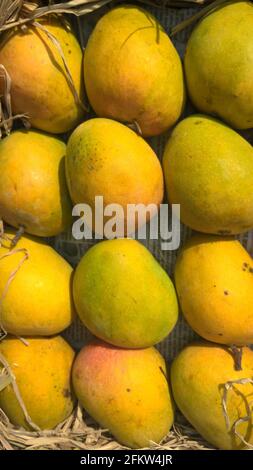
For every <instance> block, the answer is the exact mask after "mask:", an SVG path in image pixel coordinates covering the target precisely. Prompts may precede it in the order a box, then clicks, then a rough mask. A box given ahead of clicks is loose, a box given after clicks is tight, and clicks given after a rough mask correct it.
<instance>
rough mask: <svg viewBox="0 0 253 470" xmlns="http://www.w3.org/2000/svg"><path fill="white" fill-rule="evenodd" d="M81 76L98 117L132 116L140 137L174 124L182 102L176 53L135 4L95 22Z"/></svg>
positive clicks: (124, 118) (154, 22)
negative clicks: (139, 131) (140, 134)
mask: <svg viewBox="0 0 253 470" xmlns="http://www.w3.org/2000/svg"><path fill="white" fill-rule="evenodd" d="M84 81H85V85H86V90H87V94H88V98H89V101H90V103H91V105H92V107H93V109H94V111H95V112H96V114H97V115H98V116H101V117H108V118H112V119H116V120H119V121H122V122H133V121H136V122H137V123H138V125H139V127H140V128H141V131H142V134H143V135H144V136H151V135H157V134H161V133H162V132H164V131H166V130H167V129H168V128H169V127H171V126H173V125H174V124H175V122H176V121H177V120H178V118H179V116H180V114H181V112H182V110H183V107H184V101H185V97H184V95H185V93H184V78H183V70H182V64H181V60H180V57H179V55H178V53H177V51H176V49H175V48H174V46H173V44H172V42H171V41H170V39H169V37H168V36H167V34H166V32H165V31H164V29H163V28H162V26H161V25H160V24H159V23H158V21H157V19H156V18H154V17H153V16H152V15H151V14H150V13H149V12H147V11H145V10H143V9H142V8H139V7H136V6H133V5H122V6H120V7H117V8H114V9H112V10H110V11H109V12H108V13H106V14H105V15H104V16H103V17H102V18H101V19H100V20H99V21H98V23H97V25H96V27H95V29H94V30H93V32H92V34H91V36H90V38H89V41H88V44H87V47H86V49H85V53H84Z"/></svg>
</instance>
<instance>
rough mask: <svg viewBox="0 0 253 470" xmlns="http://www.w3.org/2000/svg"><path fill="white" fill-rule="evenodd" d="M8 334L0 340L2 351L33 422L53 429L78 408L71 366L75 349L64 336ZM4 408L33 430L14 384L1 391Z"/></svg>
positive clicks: (7, 413)
mask: <svg viewBox="0 0 253 470" xmlns="http://www.w3.org/2000/svg"><path fill="white" fill-rule="evenodd" d="M26 340H27V342H28V343H29V345H28V346H26V345H25V344H24V343H22V341H20V339H17V338H13V337H8V338H6V339H4V340H3V341H1V343H0V354H2V355H3V356H4V357H5V359H6V360H7V362H8V363H9V366H10V367H11V370H12V372H13V374H14V375H15V377H16V382H17V385H18V388H19V392H20V394H21V397H22V398H23V401H24V403H25V406H26V409H27V411H28V414H29V416H30V418H31V419H32V421H33V422H34V423H35V424H37V426H39V427H40V428H41V429H52V428H54V427H55V426H56V425H57V424H59V423H61V422H62V421H64V420H65V419H66V418H67V417H68V416H69V415H70V414H71V412H72V410H73V408H74V403H75V399H74V397H73V393H72V385H71V367H72V363H73V360H74V351H73V349H72V348H71V347H70V346H69V345H68V343H67V342H66V341H65V340H64V339H63V338H61V337H60V336H54V337H52V338H30V337H28V338H26ZM0 407H1V408H2V409H3V411H4V412H5V414H6V415H7V416H8V418H9V419H10V421H11V422H12V423H13V424H15V425H17V426H22V427H24V428H25V429H29V428H30V426H29V425H28V424H27V422H26V419H25V417H24V414H23V411H22V409H21V407H20V405H19V403H18V401H17V398H16V396H15V393H14V391H13V388H12V385H11V384H10V385H8V386H7V387H6V388H4V389H3V390H2V391H1V392H0Z"/></svg>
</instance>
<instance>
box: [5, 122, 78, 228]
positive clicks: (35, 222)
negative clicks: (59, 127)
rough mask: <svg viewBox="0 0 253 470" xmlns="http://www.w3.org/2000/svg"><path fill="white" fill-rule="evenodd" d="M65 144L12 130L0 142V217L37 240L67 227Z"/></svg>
mask: <svg viewBox="0 0 253 470" xmlns="http://www.w3.org/2000/svg"><path fill="white" fill-rule="evenodd" d="M65 154H66V145H65V144H64V143H63V142H61V141H60V140H58V139H57V138H55V137H53V136H50V135H47V134H43V133H40V132H37V131H32V130H31V131H28V132H26V131H16V132H13V133H12V134H11V135H10V136H8V137H6V138H5V139H3V140H2V141H1V142H0V216H1V217H2V218H3V219H4V220H5V222H7V223H8V224H10V225H12V226H14V227H17V228H18V227H19V226H20V225H22V226H23V227H24V228H25V231H26V232H28V233H30V234H32V235H37V236H41V237H51V236H55V235H57V234H59V233H61V232H63V231H65V230H67V228H68V227H69V226H70V225H71V221H72V204H71V200H70V197H69V193H68V188H67V183H66V177H65V164H64V160H65Z"/></svg>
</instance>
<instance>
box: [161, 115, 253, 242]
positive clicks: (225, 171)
mask: <svg viewBox="0 0 253 470" xmlns="http://www.w3.org/2000/svg"><path fill="white" fill-rule="evenodd" d="M163 168H164V174H165V183H166V189H167V195H168V198H169V201H170V203H172V204H175V203H177V204H180V205H181V221H182V222H183V223H184V224H186V225H188V226H189V227H191V228H192V229H194V230H196V231H199V232H205V233H213V234H220V235H232V234H238V233H243V232H247V231H248V230H250V229H251V228H253V192H252V187H253V149H252V147H251V145H250V144H249V143H248V142H247V141H246V140H245V139H243V138H242V137H241V136H240V135H238V134H237V133H236V132H235V131H233V130H232V129H230V128H229V127H227V126H225V125H224V124H222V123H221V122H219V121H217V120H215V119H212V118H210V117H207V116H203V115H193V116H190V117H188V118H187V119H184V120H183V121H181V122H180V123H179V124H178V125H177V126H176V127H175V129H174V130H173V132H172V135H171V137H170V138H169V140H168V143H167V145H166V148H165V152H164V157H163Z"/></svg>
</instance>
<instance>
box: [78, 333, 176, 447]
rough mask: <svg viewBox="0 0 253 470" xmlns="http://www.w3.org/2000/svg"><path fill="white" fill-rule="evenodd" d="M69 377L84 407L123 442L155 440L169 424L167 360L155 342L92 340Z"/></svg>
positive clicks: (141, 444) (146, 443) (143, 443)
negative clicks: (121, 344) (118, 344)
mask: <svg viewBox="0 0 253 470" xmlns="http://www.w3.org/2000/svg"><path fill="white" fill-rule="evenodd" d="M72 379H73V386H74V390H75V393H76V395H77V397H78V400H79V401H80V402H81V404H82V406H83V407H84V408H85V410H86V411H87V412H88V413H89V414H90V415H91V416H92V417H93V418H94V419H95V420H96V421H98V423H99V424H100V426H101V427H103V428H106V429H109V430H110V432H111V433H112V434H113V436H114V437H115V438H116V439H117V441H119V442H120V443H121V444H123V445H126V446H128V447H131V448H138V447H145V446H149V445H150V441H153V442H156V443H159V442H160V441H161V439H163V438H164V437H165V436H166V434H167V433H168V432H169V430H170V428H171V426H172V424H173V418H174V412H173V405H172V401H171V395H170V390H169V386H168V382H167V373H166V365H165V361H164V359H163V357H162V356H161V355H160V354H159V352H158V351H157V350H156V349H155V348H148V349H141V350H129V349H118V348H115V347H114V346H110V345H109V344H106V343H103V342H98V341H97V342H94V343H92V344H89V345H87V346H84V347H83V349H82V350H81V351H80V353H79V354H78V356H77V358H76V360H75V362H74V365H73V373H72Z"/></svg>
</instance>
